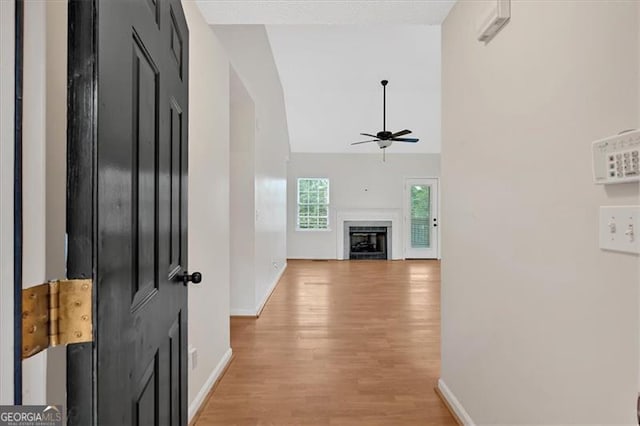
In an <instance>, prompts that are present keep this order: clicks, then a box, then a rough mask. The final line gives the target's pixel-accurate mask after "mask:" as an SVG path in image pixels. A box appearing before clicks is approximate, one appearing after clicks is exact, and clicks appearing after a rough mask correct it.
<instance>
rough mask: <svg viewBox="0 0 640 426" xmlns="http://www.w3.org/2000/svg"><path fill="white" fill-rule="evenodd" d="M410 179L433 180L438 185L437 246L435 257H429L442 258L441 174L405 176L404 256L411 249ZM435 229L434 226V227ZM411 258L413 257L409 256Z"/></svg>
mask: <svg viewBox="0 0 640 426" xmlns="http://www.w3.org/2000/svg"><path fill="white" fill-rule="evenodd" d="M410 180H433V181H435V186H436V198H435V201H436V208H435V209H434V211H432V212H434V213H435V218H436V219H437V225H438V226H437V231H436V238H435V243H436V247H435V253H434V257H433V258H432V257H429V259H441V256H440V241H441V237H440V235H441V230H442V224H441V220H440V177H439V176H406V177H405V178H404V181H403V194H402V201H403V206H402V214H403V218H404V220H403V223H404V232H403V234H404V235H403V237H402V239H403V248H404V258H405V259H406V258H407V257H408V256H407V252H408V250H409V245H410V242H409V232H410V231H409V230H410V226H409V223H408V221H409V214H410V212H409V195H408V194H409V193H408V187H407V183H408V182H409V181H410ZM432 229H433V228H432ZM409 258H411V257H409Z"/></svg>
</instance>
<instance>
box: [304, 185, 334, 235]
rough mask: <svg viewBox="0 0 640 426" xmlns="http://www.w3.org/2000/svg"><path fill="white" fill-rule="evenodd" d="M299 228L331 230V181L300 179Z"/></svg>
mask: <svg viewBox="0 0 640 426" xmlns="http://www.w3.org/2000/svg"><path fill="white" fill-rule="evenodd" d="M297 228H298V229H301V230H325V229H329V179H326V178H298V220H297Z"/></svg>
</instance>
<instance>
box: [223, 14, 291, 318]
mask: <svg viewBox="0 0 640 426" xmlns="http://www.w3.org/2000/svg"><path fill="white" fill-rule="evenodd" d="M212 28H214V32H215V34H216V35H217V36H218V37H219V38H220V41H221V42H222V44H223V45H224V47H225V50H226V51H227V54H228V55H229V58H230V61H231V63H232V65H233V68H234V69H235V70H236V72H237V73H238V75H239V76H240V78H241V79H242V81H243V83H244V85H245V87H246V89H247V92H248V93H249V95H250V96H251V98H252V99H253V102H254V105H255V117H256V130H255V162H254V170H255V181H254V188H255V262H254V267H255V295H254V306H255V311H256V312H257V311H259V310H260V307H261V306H262V305H263V304H264V302H265V301H266V299H267V297H268V296H269V294H270V292H271V290H272V289H273V288H274V286H275V285H276V284H277V281H278V278H279V277H280V275H281V273H282V271H283V270H284V267H285V265H286V232H287V229H286V227H287V225H286V220H287V211H286V204H287V194H286V191H287V189H286V188H287V177H286V176H287V170H286V160H287V158H288V155H289V134H288V130H287V117H286V113H285V107H284V97H283V94H282V86H281V84H280V79H279V76H278V71H277V69H276V66H275V64H274V62H273V54H272V53H271V47H270V46H269V40H268V37H267V33H266V31H265V28H264V26H263V25H228V26H227V25H220V26H214V27H212ZM232 214H235V212H232Z"/></svg>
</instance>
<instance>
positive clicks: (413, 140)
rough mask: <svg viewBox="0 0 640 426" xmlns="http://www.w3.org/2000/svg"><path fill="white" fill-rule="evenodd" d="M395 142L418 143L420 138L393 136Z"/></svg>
mask: <svg viewBox="0 0 640 426" xmlns="http://www.w3.org/2000/svg"><path fill="white" fill-rule="evenodd" d="M391 140H392V141H394V142H411V143H416V142H418V141H419V140H420V139H417V138H392V139H391Z"/></svg>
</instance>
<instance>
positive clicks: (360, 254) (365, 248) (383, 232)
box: [349, 226, 387, 259]
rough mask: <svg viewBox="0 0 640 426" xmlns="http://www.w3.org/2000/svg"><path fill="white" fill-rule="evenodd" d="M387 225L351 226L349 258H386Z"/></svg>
mask: <svg viewBox="0 0 640 426" xmlns="http://www.w3.org/2000/svg"><path fill="white" fill-rule="evenodd" d="M386 258H387V227H386V226H350V227H349V259H386Z"/></svg>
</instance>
